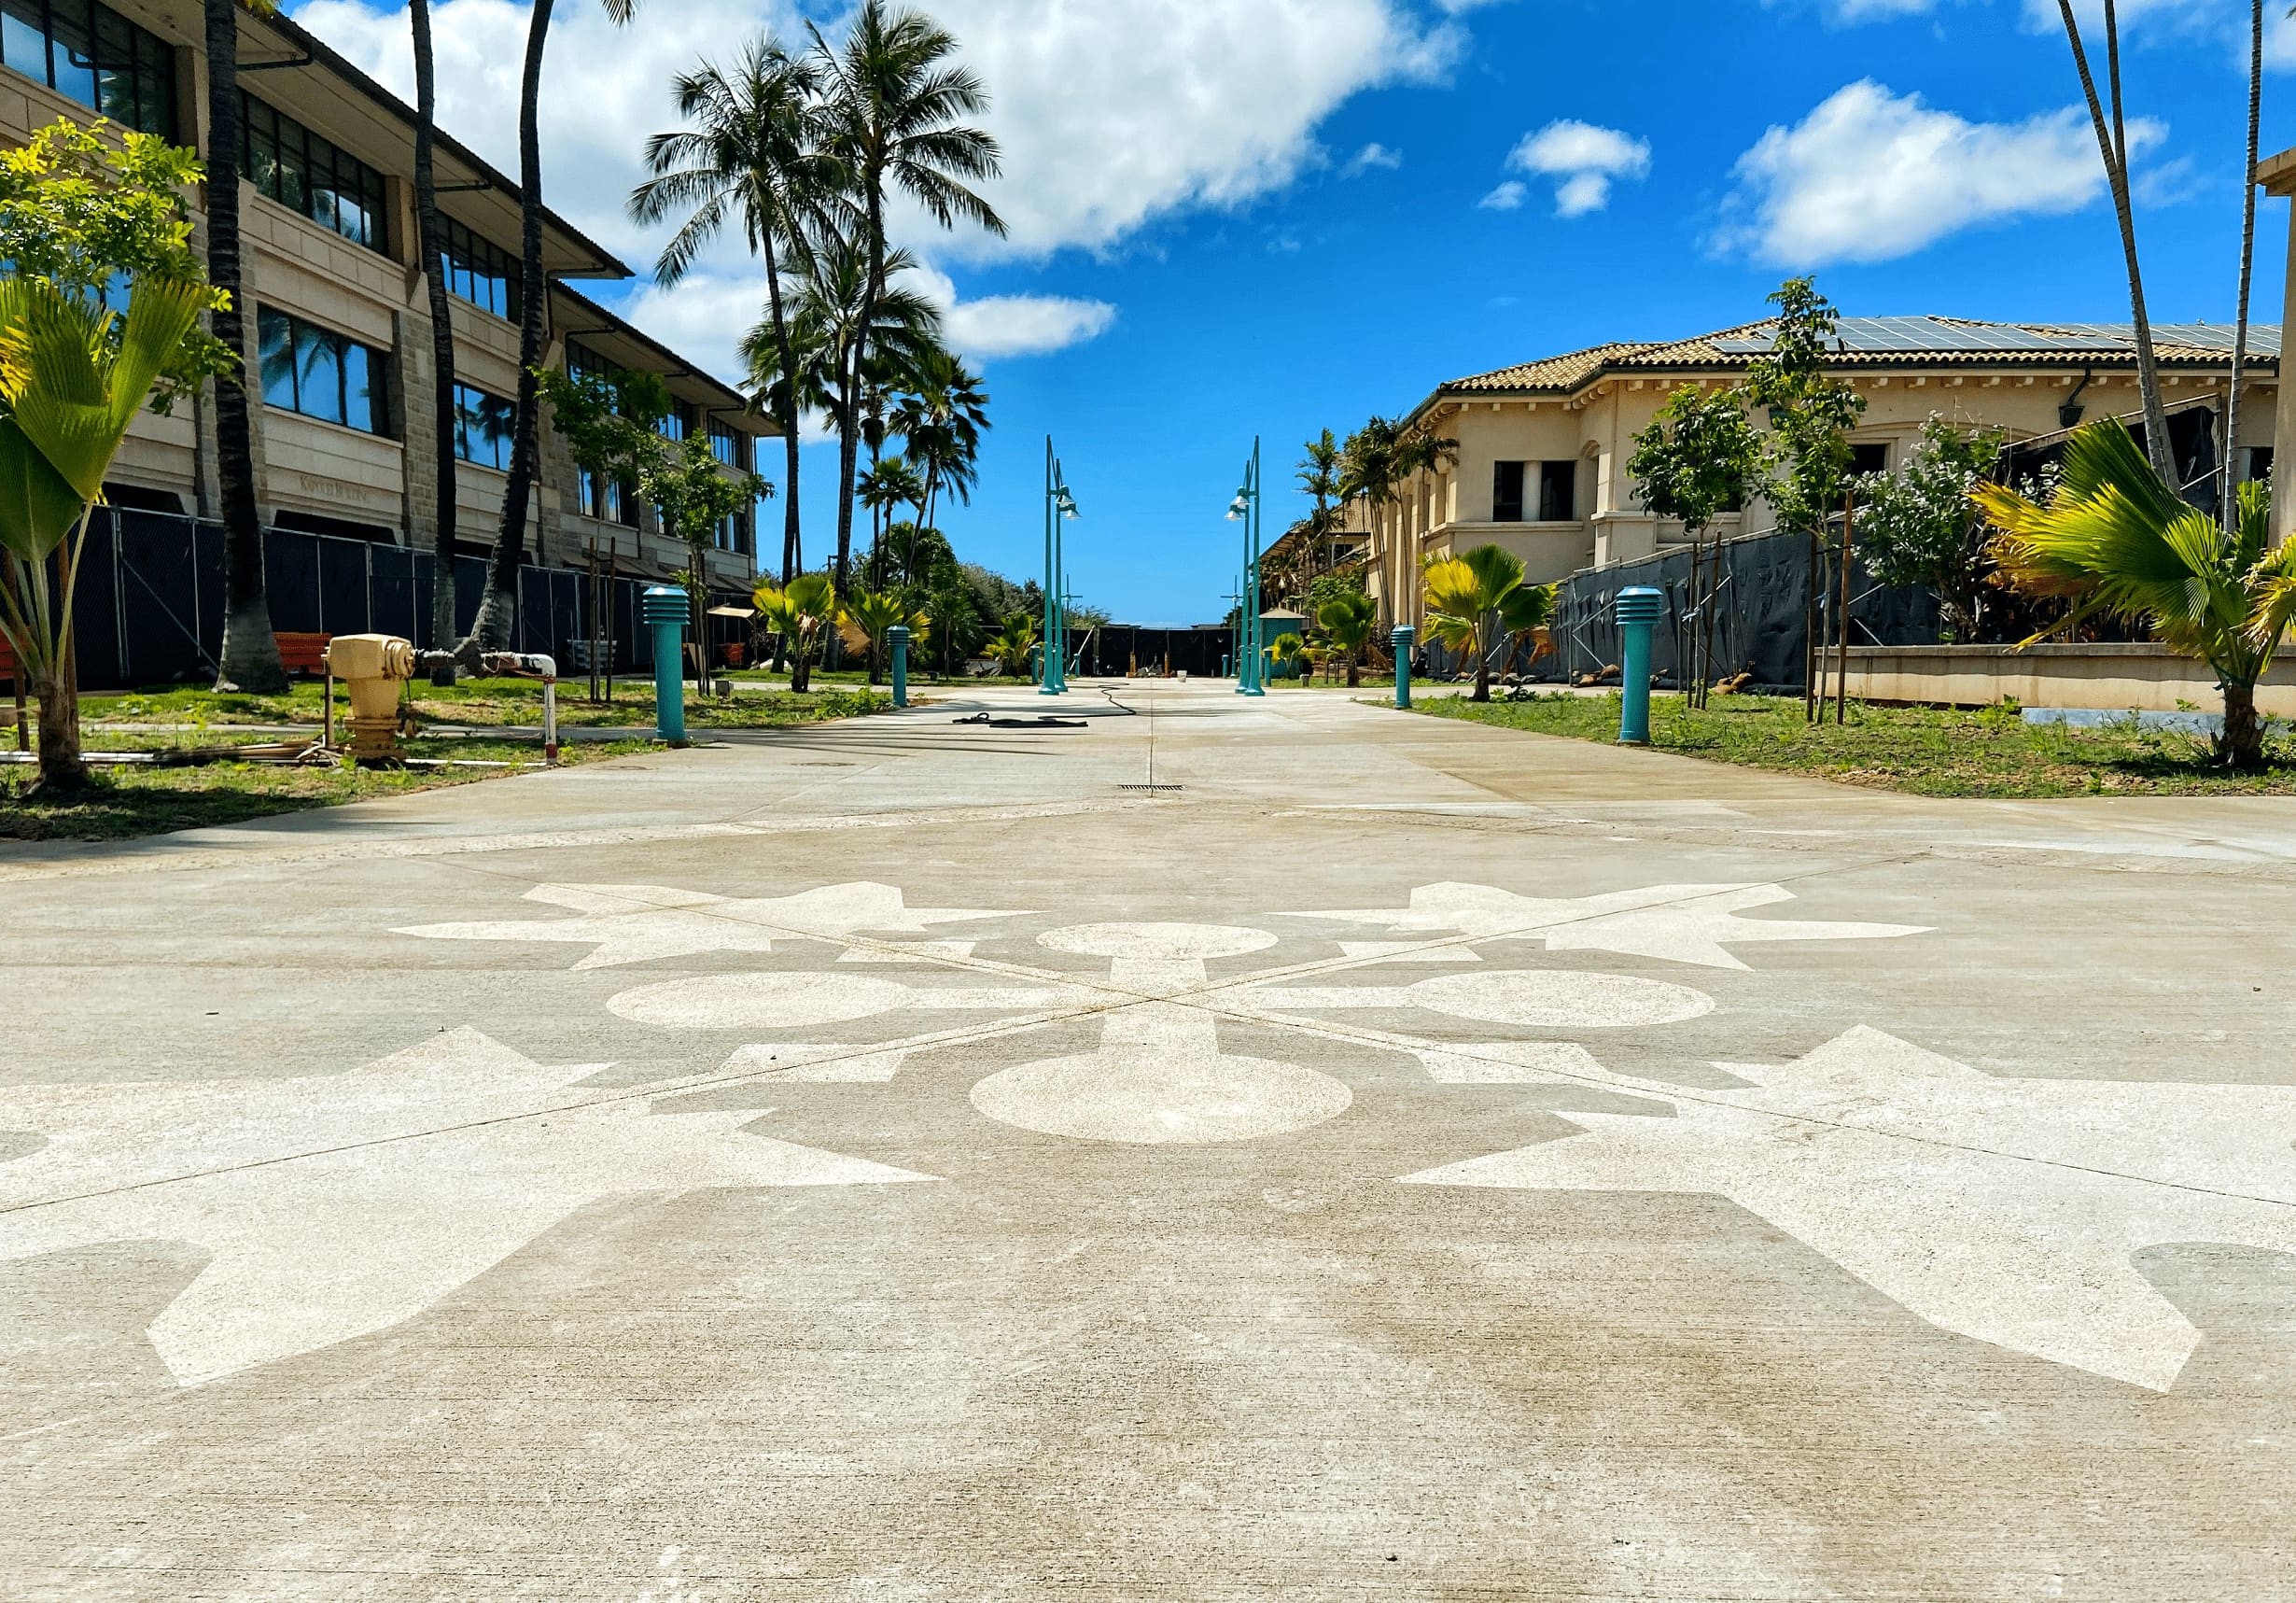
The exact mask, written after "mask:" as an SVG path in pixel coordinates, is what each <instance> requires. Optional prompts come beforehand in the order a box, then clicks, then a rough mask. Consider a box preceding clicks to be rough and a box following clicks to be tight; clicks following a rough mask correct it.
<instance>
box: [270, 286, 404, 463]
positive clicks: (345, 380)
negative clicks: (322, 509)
mask: <svg viewBox="0 0 2296 1603" xmlns="http://www.w3.org/2000/svg"><path fill="white" fill-rule="evenodd" d="M255 328H256V372H257V376H258V377H259V379H260V380H261V382H262V396H263V404H264V405H265V406H269V407H273V408H275V409H276V410H278V411H281V412H287V413H292V414H293V415H295V416H297V417H303V418H308V419H310V420H311V421H312V422H314V423H328V424H332V425H333V426H334V427H335V428H337V429H349V430H351V431H352V432H353V433H355V434H365V435H369V436H371V437H372V438H374V439H378V440H393V439H397V438H398V431H397V429H395V428H394V427H393V423H392V416H391V407H390V353H389V352H387V351H385V350H382V349H379V348H377V347H376V346H373V345H369V344H368V343H367V342H366V341H364V340H361V339H357V338H356V337H354V336H352V335H350V334H346V333H343V331H342V330H338V329H330V328H329V327H327V326H326V325H325V324H324V323H315V322H313V321H312V320H311V319H310V318H308V317H304V316H298V315H297V314H295V313H293V312H289V311H287V310H286V309H285V308H284V307H279V306H265V305H258V306H257V307H256V309H255ZM274 332H283V333H284V334H285V335H286V336H287V343H286V345H285V347H284V350H285V354H286V356H287V363H286V366H285V368H284V370H276V371H275V370H274V368H273V360H274V359H275V357H276V355H277V354H278V353H277V351H276V350H275V349H274V345H273V334H274ZM322 347H324V350H325V353H326V355H327V356H328V357H329V363H328V367H329V370H330V371H331V372H332V373H333V374H334V386H333V387H334V409H333V411H332V412H331V413H329V412H315V411H312V410H310V409H309V408H308V407H307V406H305V404H304V398H303V386H304V383H305V381H306V379H307V378H310V377H312V376H315V373H317V372H318V371H319V370H318V368H317V367H316V366H306V364H305V362H304V360H303V352H304V350H305V349H306V348H309V349H311V350H313V351H315V352H316V351H318V350H320V349H321V348H322ZM354 350H356V351H357V352H358V353H359V362H358V364H357V365H359V366H361V367H363V368H364V370H365V372H366V378H367V382H366V386H365V398H364V403H363V405H362V406H357V407H355V406H354V404H353V397H352V388H351V370H352V367H353V365H354V364H353V362H352V360H351V359H350V355H349V353H350V352H352V351H354ZM282 381H284V383H285V385H286V399H285V400H281V399H280V398H279V396H278V393H277V391H278V387H279V386H280V384H281V382H282ZM360 411H363V412H364V414H365V415H366V418H367V421H366V422H365V423H364V424H361V423H357V422H354V421H352V419H353V417H354V416H355V415H357V413H358V412H360Z"/></svg>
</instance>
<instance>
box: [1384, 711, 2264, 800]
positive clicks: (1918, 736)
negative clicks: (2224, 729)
mask: <svg viewBox="0 0 2296 1603" xmlns="http://www.w3.org/2000/svg"><path fill="white" fill-rule="evenodd" d="M1413 710H1414V711H1418V712H1423V713H1426V714H1429V715H1430V716H1433V717H1436V718H1459V719H1465V720H1468V721H1471V722H1474V723H1478V724H1497V725H1499V726H1500V727H1502V728H1507V729H1526V730H1531V731H1533V732H1535V733H1538V734H1541V735H1563V736H1569V737H1572V738H1575V739H1581V740H1603V741H1610V740H1615V739H1617V736H1618V697H1617V695H1615V694H1614V695H1611V696H1568V695H1553V696H1538V697H1536V698H1535V699H1533V700H1529V701H1514V702H1502V701H1493V702H1489V703H1485V704H1481V705H1477V703H1475V702H1471V701H1469V700H1467V699H1466V697H1465V696H1425V697H1422V698H1421V700H1420V701H1419V702H1418V703H1417V704H1416V705H1415V707H1414V708H1413ZM1650 736H1651V744H1652V745H1653V746H1654V747H1655V748H1657V749H1658V750H1659V751H1662V752H1676V753H1678V754H1680V755H1682V756H1686V757H1704V758H1708V759H1710V760H1713V761H1715V762H1722V763H1735V764H1737V765H1739V766H1742V767H1748V768H1767V769H1771V770H1772V771H1774V772H1779V773H1792V774H1807V775H1810V776H1811V777H1813V778H1815V779H1825V780H1840V781H1841V782H1842V783H1844V784H1855V785H1870V786H1873V787H1875V788H1877V789H1881V790H1894V791H1909V792H1911V793H1912V794H1916V795H1933V796H2004V797H2037V796H2078V795H2296V742H2289V741H2288V740H2285V739H2284V740H2280V741H2277V742H2275V743H2274V745H2273V746H2272V747H2271V748H2270V750H2269V752H2268V757H2269V761H2268V763H2267V765H2266V766H2265V767H2263V768H2261V769H2260V770H2258V771H2255V772H2252V773H2235V772H2232V771H2229V770H2226V769H2224V768H2221V767H2218V766H2214V765H2213V764H2212V763H2211V762H2210V760H2209V755H2208V745H2207V742H2206V741H2205V739H2202V738H2198V737H2194V736H2190V735H2179V734H2174V733H2170V732H2167V731H2156V730H2138V729H2136V728H2135V727H2134V726H2133V725H2132V724H2117V725H2115V726H2112V727H2109V728H2104V729H2068V728H2065V727H2063V726H2062V725H2048V724H2027V723H2025V722H2024V721H2023V719H2022V718H2020V717H2019V716H2018V714H2017V711H2016V710H2015V709H2014V708H1998V707H1996V708H1986V709H1982V710H1950V709H1936V708H1921V707H1873V706H1866V705H1863V704H1861V703H1857V702H1852V703H1851V704H1850V721H1849V723H1848V724H1847V725H1845V726H1841V727H1837V726H1835V725H1834V724H1823V725H1819V726H1816V727H1813V726H1812V725H1810V724H1807V723H1805V722H1804V721H1803V717H1802V704H1801V702H1800V700H1799V699H1798V698H1785V697H1772V696H1715V697H1713V698H1712V701H1711V702H1710V704H1709V705H1708V707H1707V709H1706V710H1704V711H1702V712H1701V711H1694V710H1689V709H1687V708H1686V707H1684V705H1683V702H1682V697H1681V696H1672V695H1666V694H1659V695H1656V696H1652V697H1651V698H1650Z"/></svg>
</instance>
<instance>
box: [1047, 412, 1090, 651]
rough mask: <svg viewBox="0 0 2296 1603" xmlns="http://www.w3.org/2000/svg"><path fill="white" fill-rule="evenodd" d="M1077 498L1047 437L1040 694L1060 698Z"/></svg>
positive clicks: (1067, 623) (1065, 648) (1066, 634)
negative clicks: (1069, 538) (1064, 538)
mask: <svg viewBox="0 0 2296 1603" xmlns="http://www.w3.org/2000/svg"><path fill="white" fill-rule="evenodd" d="M1082 515H1083V514H1082V513H1079V512H1078V511H1077V510H1076V498H1075V497H1073V496H1071V495H1070V494H1069V486H1068V480H1067V479H1066V478H1065V477H1064V476H1063V475H1062V473H1061V471H1060V458H1059V457H1056V456H1055V455H1053V443H1052V436H1051V435H1049V434H1047V435H1045V436H1044V623H1043V644H1041V645H1040V646H1039V647H1038V648H1037V658H1038V661H1039V664H1040V667H1039V668H1038V671H1037V681H1038V682H1037V694H1039V695H1040V696H1057V695H1059V694H1060V693H1061V692H1062V691H1064V690H1066V689H1067V688H1068V687H1069V680H1068V635H1069V618H1068V607H1067V605H1066V603H1065V601H1064V599H1063V597H1064V596H1065V595H1066V590H1065V588H1064V586H1065V585H1066V583H1067V573H1066V571H1065V568H1066V563H1065V561H1064V557H1065V553H1064V552H1063V551H1062V550H1061V540H1060V523H1061V520H1062V519H1063V518H1073V517H1079V516H1082Z"/></svg>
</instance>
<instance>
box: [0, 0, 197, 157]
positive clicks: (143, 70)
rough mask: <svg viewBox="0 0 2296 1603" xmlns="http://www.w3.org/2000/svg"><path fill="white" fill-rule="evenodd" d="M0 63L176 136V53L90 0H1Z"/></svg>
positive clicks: (118, 118)
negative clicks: (92, 3)
mask: <svg viewBox="0 0 2296 1603" xmlns="http://www.w3.org/2000/svg"><path fill="white" fill-rule="evenodd" d="M0 63H6V64H7V65H8V66H11V67H13V68H15V69H16V70H17V71H18V72H20V73H22V74H23V75H24V76H25V77H28V78H32V79H35V81H37V82H40V83H44V84H47V85H48V86H49V88H51V89H53V90H54V91H56V92H57V93H59V94H61V95H63V96H64V97H65V98H66V99H69V100H77V102H79V103H80V105H85V106H88V107H90V108H91V109H93V110H95V111H97V112H99V113H101V114H102V115H104V116H105V117H108V118H110V119H111V120H113V121H114V122H117V123H119V125H120V126H121V127H123V128H133V129H135V130H137V131H139V132H141V133H145V134H159V135H160V136H161V138H164V139H173V138H175V48H174V47H173V46H171V45H169V44H168V43H167V42H166V41H165V40H164V39H161V37H160V36H159V35H156V34H151V33H147V32H146V31H145V30H144V29H142V28H139V27H137V26H136V25H135V24H134V23H133V22H131V21H128V20H127V19H126V18H125V17H122V16H121V15H119V12H117V11H114V10H113V9H111V8H110V7H107V6H97V5H91V4H90V3H89V0H0Z"/></svg>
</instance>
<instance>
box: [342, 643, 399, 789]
mask: <svg viewBox="0 0 2296 1603" xmlns="http://www.w3.org/2000/svg"><path fill="white" fill-rule="evenodd" d="M327 671H328V674H329V677H331V678H334V679H339V680H341V681H342V682H343V687H344V688H345V689H346V690H348V691H349V692H350V694H351V718H350V733H351V739H350V748H351V756H352V758H353V760H354V761H356V762H359V763H364V764H370V765H383V764H394V763H399V762H403V761H405V760H406V752H405V751H404V750H403V749H402V748H401V747H400V746H399V686H401V685H403V684H405V683H406V682H407V681H409V680H411V679H413V677H414V643H413V641H412V640H400V639H399V637H398V636H397V635H337V636H336V637H335V638H334V639H333V640H329V641H328V642H327Z"/></svg>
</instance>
